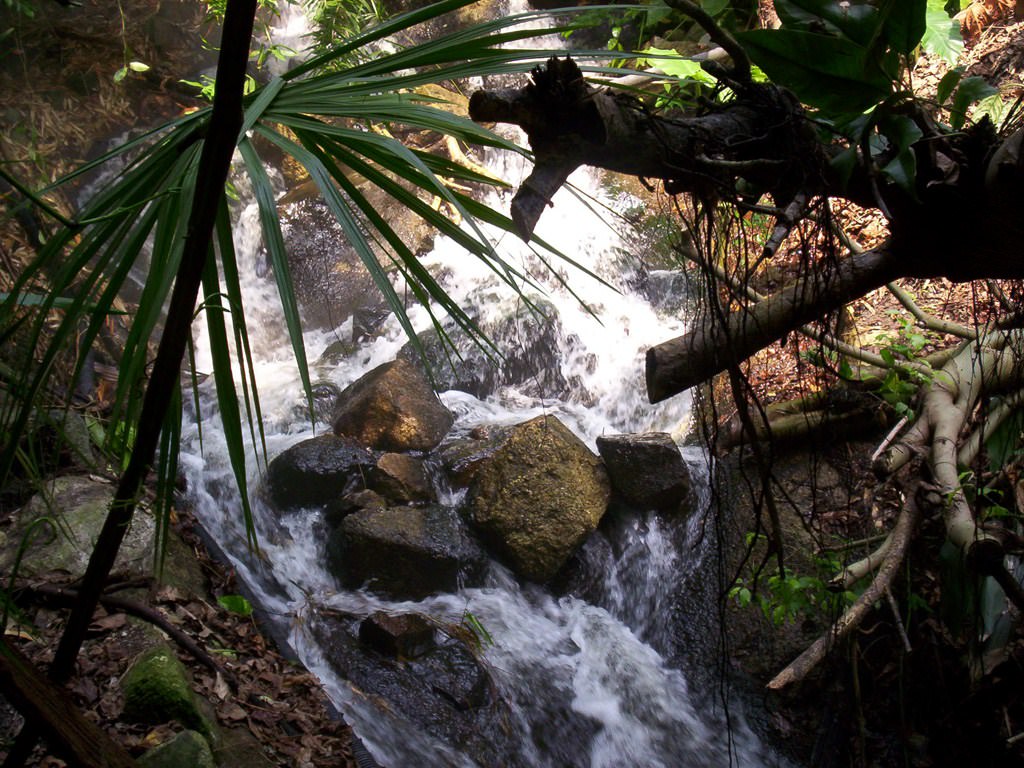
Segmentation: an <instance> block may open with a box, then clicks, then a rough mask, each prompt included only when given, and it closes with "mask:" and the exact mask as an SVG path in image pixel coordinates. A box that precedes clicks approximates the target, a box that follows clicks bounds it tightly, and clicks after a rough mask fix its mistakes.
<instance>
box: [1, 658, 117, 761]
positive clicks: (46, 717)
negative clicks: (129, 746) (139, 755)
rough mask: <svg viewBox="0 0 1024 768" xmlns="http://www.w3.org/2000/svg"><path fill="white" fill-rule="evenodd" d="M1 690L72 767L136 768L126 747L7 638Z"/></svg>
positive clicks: (35, 730) (2, 663)
mask: <svg viewBox="0 0 1024 768" xmlns="http://www.w3.org/2000/svg"><path fill="white" fill-rule="evenodd" d="M0 689H2V690H3V692H4V696H5V697H6V698H7V700H8V701H10V703H11V704H12V705H13V706H14V707H15V708H16V709H17V710H18V711H19V712H20V713H21V715H22V717H24V718H25V720H26V722H27V723H28V724H30V725H31V726H32V727H33V729H34V732H36V733H39V735H40V736H42V738H43V739H45V740H46V743H47V744H49V745H50V748H51V749H52V750H53V751H54V752H55V753H56V754H57V755H59V756H60V757H61V758H63V759H64V760H66V761H67V762H68V764H69V765H74V766H79V767H80V768H132V767H133V766H135V765H136V763H135V761H134V760H133V759H132V757H131V755H129V754H128V753H127V752H126V751H125V750H124V748H123V747H121V746H120V745H119V744H117V743H116V742H114V741H113V740H112V739H111V738H110V737H109V736H107V734H106V733H104V732H103V731H102V730H101V729H100V727H99V726H98V725H96V724H95V723H93V722H92V721H90V720H87V719H86V718H85V716H84V715H82V713H81V712H80V711H79V710H78V708H77V707H76V706H75V704H74V702H73V701H72V700H71V695H70V694H69V693H68V692H67V691H66V690H64V689H63V688H61V687H60V686H58V685H57V684H56V683H54V682H53V681H52V680H50V678H48V677H47V676H46V675H44V674H43V673H42V672H40V671H39V670H38V669H37V668H36V667H35V665H34V664H33V663H32V662H31V661H30V660H29V659H28V658H26V656H25V655H24V654H23V653H22V652H21V651H19V650H18V649H17V648H15V647H14V646H12V645H9V644H8V643H7V642H6V641H5V640H4V639H3V638H0Z"/></svg>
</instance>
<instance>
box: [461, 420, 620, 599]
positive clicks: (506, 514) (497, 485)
mask: <svg viewBox="0 0 1024 768" xmlns="http://www.w3.org/2000/svg"><path fill="white" fill-rule="evenodd" d="M609 495H610V492H609V487H608V476H607V474H606V472H605V470H604V466H603V465H602V464H601V460H600V459H599V458H598V457H597V456H595V455H594V454H593V453H591V451H590V449H589V448H587V446H586V445H584V444H583V442H582V441H581V440H580V439H579V438H578V437H576V436H575V435H574V434H573V433H572V432H570V431H569V429H568V428H567V427H566V426H565V425H564V424H562V423H561V422H560V421H559V420H558V419H557V418H555V417H554V416H538V417H537V418H535V419H532V420H530V421H528V422H525V423H523V424H518V425H516V426H515V427H513V428H512V429H511V430H509V431H508V432H507V433H506V435H505V437H504V440H503V441H502V443H501V445H500V446H499V447H498V448H497V450H496V451H494V453H493V454H492V455H491V456H490V457H489V458H487V459H486V460H484V461H483V462H482V463H481V466H480V467H479V469H478V470H477V471H476V474H475V475H474V477H473V482H472V484H471V485H470V487H469V493H468V495H467V505H466V506H467V512H468V515H469V521H470V524H471V525H472V526H473V528H474V530H475V531H476V532H477V533H478V534H479V535H480V537H481V539H482V540H483V541H484V543H485V544H486V545H487V546H488V547H490V548H491V549H492V550H493V551H494V552H495V553H496V555H497V556H498V557H499V558H500V559H501V560H503V561H504V562H505V563H507V564H508V566H509V567H510V568H512V570H513V571H515V572H516V573H517V574H519V575H520V576H523V577H525V578H527V579H530V580H532V581H537V582H545V581H547V580H548V579H550V578H552V577H553V576H554V575H555V574H556V573H557V572H558V569H559V568H561V567H562V565H564V564H565V562H566V561H567V560H568V559H569V557H570V556H571V555H572V554H573V552H575V551H576V549H577V548H578V547H579V546H580V544H582V543H583V540H584V539H585V538H586V537H587V536H588V535H589V534H590V533H592V532H593V531H594V529H595V528H596V527H597V524H598V523H599V522H600V521H601V518H602V516H603V515H604V513H605V510H606V508H607V506H608V498H609Z"/></svg>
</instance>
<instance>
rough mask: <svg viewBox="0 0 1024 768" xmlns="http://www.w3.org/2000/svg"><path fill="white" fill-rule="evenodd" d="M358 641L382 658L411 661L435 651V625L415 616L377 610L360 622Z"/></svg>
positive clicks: (419, 616) (417, 615)
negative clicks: (393, 614)
mask: <svg viewBox="0 0 1024 768" xmlns="http://www.w3.org/2000/svg"><path fill="white" fill-rule="evenodd" d="M359 642H361V643H363V644H364V645H367V646H369V647H370V648H372V649H373V650H375V651H376V652H377V653H379V654H381V655H382V656H388V657H389V658H392V659H414V658H416V657H417V656H422V655H423V654H425V653H427V652H428V651H430V650H432V649H433V648H434V646H435V642H434V625H433V624H431V623H430V622H429V621H427V620H426V619H425V618H424V617H423V616H421V615H419V614H418V613H403V614H400V615H398V616H392V615H390V614H387V613H384V612H383V611H376V612H374V613H371V614H370V615H369V616H367V617H366V618H365V619H363V620H362V622H360V624H359Z"/></svg>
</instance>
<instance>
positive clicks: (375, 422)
mask: <svg viewBox="0 0 1024 768" xmlns="http://www.w3.org/2000/svg"><path fill="white" fill-rule="evenodd" d="M338 399H339V406H338V410H337V411H335V414H334V433H335V434H337V435H348V436H349V437H351V438H353V439H355V440H357V441H359V442H360V443H362V444H364V445H368V446H370V447H371V448H375V449H378V450H383V451H429V450H431V449H433V448H435V447H436V446H437V445H438V443H440V442H441V440H442V438H444V436H445V435H446V434H447V433H448V430H449V429H450V428H451V426H452V423H453V422H454V421H455V417H454V416H452V414H451V412H450V411H449V410H448V409H447V408H445V407H444V405H443V404H442V403H441V401H440V400H438V398H437V395H436V394H435V393H434V390H433V389H432V388H431V386H430V382H429V381H427V378H426V376H424V375H423V373H422V372H420V370H419V369H417V368H416V366H414V365H412V364H411V363H409V362H407V361H405V360H402V359H398V360H394V361H392V362H390V363H385V364H384V365H381V366H378V367H377V368H374V369H373V370H372V371H370V372H369V373H367V374H366V375H364V376H363V377H362V378H361V379H359V380H358V381H356V382H355V383H353V384H351V385H350V386H349V387H348V388H347V389H346V390H345V391H344V392H342V393H341V396H340V397H339V398H338Z"/></svg>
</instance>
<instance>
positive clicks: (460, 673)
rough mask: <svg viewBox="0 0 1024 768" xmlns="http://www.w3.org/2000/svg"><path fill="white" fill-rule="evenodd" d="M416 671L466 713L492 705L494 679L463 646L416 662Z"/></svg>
mask: <svg viewBox="0 0 1024 768" xmlns="http://www.w3.org/2000/svg"><path fill="white" fill-rule="evenodd" d="M413 669H414V671H415V672H416V673H417V674H418V675H419V676H420V677H422V678H423V681H424V682H425V683H426V684H427V685H429V686H430V688H431V690H433V691H434V692H435V693H438V694H440V695H441V696H443V697H444V698H446V699H447V700H448V701H450V702H451V703H452V705H454V707H455V708H456V709H457V710H459V711H461V712H465V711H467V710H470V709H475V708H477V707H483V706H486V705H487V704H488V703H489V702H490V677H489V676H488V674H487V670H486V669H484V667H483V665H482V664H481V663H480V660H479V659H478V658H477V657H476V655H475V654H474V653H473V652H472V651H470V650H469V649H468V648H466V646H464V645H462V644H461V643H452V644H450V645H445V646H442V647H441V648H438V649H436V650H435V651H432V652H431V653H428V654H427V655H425V656H423V657H422V658H421V659H418V660H417V661H416V664H415V665H414V666H413Z"/></svg>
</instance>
